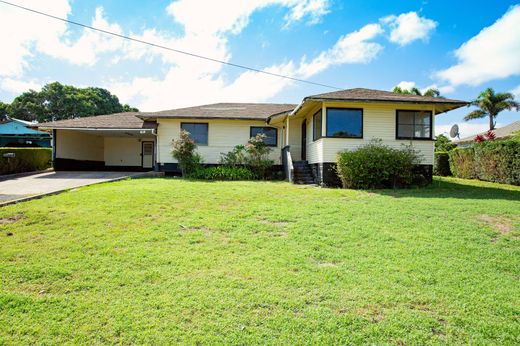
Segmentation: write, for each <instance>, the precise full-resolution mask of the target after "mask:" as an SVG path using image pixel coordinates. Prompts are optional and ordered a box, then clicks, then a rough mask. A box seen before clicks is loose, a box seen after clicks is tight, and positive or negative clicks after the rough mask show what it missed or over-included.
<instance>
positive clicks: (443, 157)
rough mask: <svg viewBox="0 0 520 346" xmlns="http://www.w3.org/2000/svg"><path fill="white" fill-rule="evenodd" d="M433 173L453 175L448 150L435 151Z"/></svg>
mask: <svg viewBox="0 0 520 346" xmlns="http://www.w3.org/2000/svg"><path fill="white" fill-rule="evenodd" d="M433 174H435V175H440V176H443V177H446V176H449V175H451V170H450V155H449V154H448V152H446V151H437V152H435V157H434V162H433Z"/></svg>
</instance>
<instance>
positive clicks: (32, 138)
mask: <svg viewBox="0 0 520 346" xmlns="http://www.w3.org/2000/svg"><path fill="white" fill-rule="evenodd" d="M36 126H38V124H37V123H31V122H29V121H24V120H20V119H15V118H9V117H7V118H6V119H5V120H3V121H0V147H44V148H50V147H51V136H50V134H49V133H47V132H43V131H38V130H35V129H33V128H31V127H36Z"/></svg>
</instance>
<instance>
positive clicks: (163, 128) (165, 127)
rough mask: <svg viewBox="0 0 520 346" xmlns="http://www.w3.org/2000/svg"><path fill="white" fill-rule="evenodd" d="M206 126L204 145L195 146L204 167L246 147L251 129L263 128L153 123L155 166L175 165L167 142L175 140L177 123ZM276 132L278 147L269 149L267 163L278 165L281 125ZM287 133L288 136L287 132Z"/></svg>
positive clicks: (213, 122) (244, 123)
mask: <svg viewBox="0 0 520 346" xmlns="http://www.w3.org/2000/svg"><path fill="white" fill-rule="evenodd" d="M182 122H190V123H207V124H208V145H207V146H198V147H197V151H198V152H199V153H200V154H201V155H202V157H203V160H204V163H210V164H211V163H218V161H219V159H220V154H221V153H227V152H229V151H231V150H232V149H233V147H234V146H235V145H239V144H246V143H247V141H248V140H249V138H250V127H251V126H267V125H266V123H265V121H251V120H220V119H208V120H201V119H182V120H181V119H157V124H158V127H157V141H158V142H157V151H158V153H157V158H158V162H159V163H162V164H164V163H175V162H176V160H174V159H173V158H172V156H171V153H170V152H171V142H172V140H173V139H178V138H179V134H180V130H181V123H182ZM273 127H277V128H278V146H277V147H272V149H273V150H272V152H271V159H272V160H274V161H275V164H280V162H281V159H280V156H281V148H282V138H283V137H282V136H283V131H282V129H281V124H280V125H278V126H273ZM289 133H290V132H289Z"/></svg>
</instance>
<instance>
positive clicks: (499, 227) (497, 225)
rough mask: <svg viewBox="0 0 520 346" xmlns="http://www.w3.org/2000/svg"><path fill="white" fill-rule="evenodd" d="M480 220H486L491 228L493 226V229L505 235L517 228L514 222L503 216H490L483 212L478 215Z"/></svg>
mask: <svg viewBox="0 0 520 346" xmlns="http://www.w3.org/2000/svg"><path fill="white" fill-rule="evenodd" d="M478 220H480V221H483V222H485V223H486V224H488V225H489V226H490V227H491V228H493V230H495V231H497V232H499V233H500V234H504V235H505V234H509V233H511V232H512V231H514V229H515V227H514V225H513V222H512V221H511V220H510V219H507V218H505V217H503V216H490V215H486V214H482V215H479V216H478Z"/></svg>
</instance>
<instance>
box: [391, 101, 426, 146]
mask: <svg viewBox="0 0 520 346" xmlns="http://www.w3.org/2000/svg"><path fill="white" fill-rule="evenodd" d="M399 112H414V113H416V112H419V113H427V114H429V116H430V136H429V137H415V114H414V117H413V125H412V126H413V130H412V132H413V134H414V135H413V137H402V136H399ZM395 139H400V140H414V141H433V112H432V111H426V110H420V109H419V110H416V109H396V110H395Z"/></svg>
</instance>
